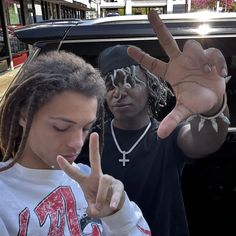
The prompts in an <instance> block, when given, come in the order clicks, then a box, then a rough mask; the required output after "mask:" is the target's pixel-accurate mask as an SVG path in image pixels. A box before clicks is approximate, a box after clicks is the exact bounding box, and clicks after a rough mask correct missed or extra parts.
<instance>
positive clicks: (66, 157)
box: [62, 154, 77, 163]
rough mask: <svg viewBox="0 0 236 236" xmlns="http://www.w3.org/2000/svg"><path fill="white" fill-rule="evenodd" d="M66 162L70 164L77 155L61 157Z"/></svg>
mask: <svg viewBox="0 0 236 236" xmlns="http://www.w3.org/2000/svg"><path fill="white" fill-rule="evenodd" d="M62 156H63V157H64V158H65V159H66V160H67V161H68V162H70V163H72V162H74V161H75V159H76V158H77V155H74V154H73V155H62Z"/></svg>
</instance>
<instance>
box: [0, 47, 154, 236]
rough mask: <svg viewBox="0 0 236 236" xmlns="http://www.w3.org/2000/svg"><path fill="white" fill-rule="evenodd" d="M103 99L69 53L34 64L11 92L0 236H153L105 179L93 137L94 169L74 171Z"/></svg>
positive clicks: (98, 84) (5, 119)
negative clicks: (77, 158) (75, 161)
mask: <svg viewBox="0 0 236 236" xmlns="http://www.w3.org/2000/svg"><path fill="white" fill-rule="evenodd" d="M105 92H106V89H105V85H104V81H103V79H102V78H101V76H100V73H99V72H98V71H97V70H95V69H94V68H93V67H92V66H91V65H89V64H87V63H86V62H85V61H84V60H82V59H81V58H79V57H77V56H75V55H73V54H70V53H66V52H51V53H48V54H46V55H43V56H39V57H38V59H36V61H35V62H33V63H32V64H30V65H28V66H27V68H26V69H25V71H24V72H23V74H22V75H21V76H20V77H19V78H18V79H17V80H16V81H15V82H14V84H12V86H11V87H10V88H9V89H8V91H7V93H6V95H5V97H4V100H3V101H2V104H1V110H0V118H1V123H0V132H1V136H0V141H1V148H2V151H3V153H4V159H3V162H0V189H1V194H0V235H1V236H8V235H9V236H13V235H21V236H26V235H40V236H42V235H43V236H46V235H52V236H54V235H65V236H68V235H73V236H80V235H81V236H82V235H91V236H99V235H111V236H112V235H122V236H123V235H127V236H144V235H151V233H150V230H149V227H148V225H147V223H146V221H145V220H144V218H143V216H142V213H141V211H140V209H139V208H138V207H137V205H135V203H133V202H130V201H129V199H128V197H127V195H126V194H125V192H124V187H123V184H122V183H121V182H120V181H119V180H116V179H114V178H113V177H112V176H109V175H104V174H103V173H102V170H101V164H100V155H99V145H98V135H97V134H96V133H93V134H92V135H90V150H89V151H90V155H89V159H90V166H91V169H90V168H89V167H88V166H85V165H82V164H78V165H76V164H75V163H73V162H74V160H75V159H76V157H77V155H78V153H79V152H80V150H81V148H82V146H83V144H84V140H85V138H86V137H87V135H88V133H89V130H90V128H91V127H92V125H93V123H94V122H95V121H96V115H97V112H98V111H99V110H100V109H101V108H102V107H103V106H102V104H103V100H104V96H105ZM65 173H66V174H67V175H68V176H67V175H66V174H65Z"/></svg>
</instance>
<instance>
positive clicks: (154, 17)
mask: <svg viewBox="0 0 236 236" xmlns="http://www.w3.org/2000/svg"><path fill="white" fill-rule="evenodd" d="M148 19H149V22H150V23H151V25H152V28H153V30H154V32H155V33H156V36H157V37H158V40H159V43H160V45H161V46H162V47H163V49H164V50H165V52H166V54H167V55H168V56H169V58H170V59H173V58H176V57H178V56H179V55H181V51H180V50H179V47H178V45H177V43H176V41H175V39H174V38H173V36H172V35H171V33H170V32H169V30H168V29H167V27H166V25H165V24H164V23H163V22H162V20H161V18H160V17H159V15H158V14H157V12H156V11H154V10H152V11H150V12H149V14H148Z"/></svg>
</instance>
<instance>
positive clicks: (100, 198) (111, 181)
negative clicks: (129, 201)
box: [57, 133, 125, 218]
mask: <svg viewBox="0 0 236 236" xmlns="http://www.w3.org/2000/svg"><path fill="white" fill-rule="evenodd" d="M89 153H90V154H89V160H90V166H91V174H90V175H89V176H87V175H84V174H83V173H81V172H80V171H79V170H78V168H76V167H74V166H72V165H71V164H70V163H69V162H68V161H66V160H65V159H64V158H63V157H62V156H58V157H57V162H58V164H59V166H60V168H61V169H62V170H64V171H65V173H66V174H68V175H69V176H70V177H71V178H72V179H74V180H75V181H77V182H78V183H79V184H80V186H81V188H82V190H83V192H84V195H85V198H86V200H87V202H88V208H87V214H88V215H89V216H90V217H95V218H102V217H105V216H109V215H112V214H114V213H115V212H116V211H117V210H119V209H121V208H122V206H123V204H124V200H125V194H124V186H123V184H122V183H121V182H120V181H119V180H117V179H115V178H113V177H112V176H109V175H104V174H103V173H102V169H101V158H100V154H99V139H98V134H97V133H92V134H91V135H90V142H89Z"/></svg>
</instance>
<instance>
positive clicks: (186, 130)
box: [78, 12, 229, 236]
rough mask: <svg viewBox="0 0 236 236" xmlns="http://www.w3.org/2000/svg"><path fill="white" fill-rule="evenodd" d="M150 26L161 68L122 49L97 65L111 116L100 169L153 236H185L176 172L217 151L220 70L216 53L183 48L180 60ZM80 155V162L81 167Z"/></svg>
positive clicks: (159, 26)
mask: <svg viewBox="0 0 236 236" xmlns="http://www.w3.org/2000/svg"><path fill="white" fill-rule="evenodd" d="M149 20H150V22H151V24H152V26H153V28H154V30H155V32H156V33H157V36H158V39H159V42H160V44H161V45H162V46H163V48H164V49H165V51H166V52H167V55H168V56H169V57H170V61H169V62H168V63H165V62H162V61H160V60H158V59H154V58H152V57H150V56H149V55H147V54H146V53H144V52H143V51H141V50H140V49H138V48H136V47H129V46H128V45H116V46H113V47H110V48H107V49H105V50H104V51H103V52H101V54H100V55H99V57H98V67H99V69H100V70H101V72H102V74H103V76H104V78H105V84H106V88H107V97H106V103H107V107H108V110H109V112H108V113H107V114H108V115H109V114H110V115H111V119H110V120H109V119H108V121H107V122H106V123H105V127H104V149H103V153H102V158H101V160H102V169H103V172H104V173H107V174H112V175H113V176H115V177H116V178H117V179H120V180H121V181H122V182H123V183H124V187H125V190H126V191H127V193H128V195H129V197H130V198H131V199H132V200H133V201H134V202H136V203H137V204H138V205H139V207H140V208H141V209H142V211H143V214H144V216H145V218H146V219H147V221H148V224H149V225H150V228H151V231H152V235H154V236H180V235H181V236H187V235H189V232H188V226H187V220H186V215H185V209H184V202H183V198H182V193H181V172H182V169H183V167H184V165H185V164H186V163H188V162H190V160H191V159H196V158H200V157H204V156H206V155H207V154H209V153H212V152H214V151H216V150H217V149H218V148H219V147H220V146H221V144H222V143H223V142H224V140H225V137H226V134H227V128H228V125H229V124H228V123H229V121H228V118H227V116H228V111H227V108H226V96H225V79H224V78H223V77H225V76H226V75H227V68H226V64H225V60H224V57H223V55H222V54H221V52H219V50H217V49H214V48H211V49H207V50H203V49H202V47H201V46H200V45H199V44H198V43H197V42H195V41H188V42H187V43H186V44H185V46H184V49H183V52H181V51H180V50H179V48H178V46H177V44H176V42H175V40H174V39H173V38H172V36H171V34H170V33H169V31H168V30H167V28H166V27H165V25H164V24H163V23H162V21H161V20H160V18H159V17H158V15H157V14H156V13H155V12H151V13H150V14H149ZM127 51H128V52H127ZM128 53H129V54H130V56H132V57H133V59H135V60H133V59H132V58H131V57H129V55H128ZM209 65H212V67H210V66H209ZM145 68H146V69H145ZM147 69H149V71H151V72H152V73H150V72H149V71H148V70H147ZM154 74H155V75H156V76H155V75H154ZM159 76H160V77H161V78H162V79H160V78H159ZM166 81H167V82H168V84H170V86H171V88H172V89H171V90H170V89H169V87H168V86H167V84H166ZM172 91H173V93H174V94H175V99H176V102H175V107H174V109H173V110H172V111H171V112H170V113H169V114H168V115H167V116H166V117H165V118H164V119H162V117H159V111H160V110H161V109H162V108H161V107H162V106H165V103H166V101H167V100H168V97H169V96H170V95H171V93H172ZM187 118H189V119H188V120H186V119H187ZM158 121H161V122H160V124H159V122H158ZM97 129H98V128H97ZM156 131H157V132H156ZM157 134H158V135H157ZM85 149H86V146H84V149H83V150H82V152H81V155H80V156H79V158H78V160H79V161H82V162H86V156H87V155H86V150H85Z"/></svg>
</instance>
